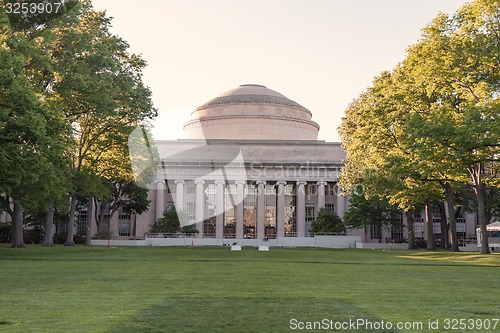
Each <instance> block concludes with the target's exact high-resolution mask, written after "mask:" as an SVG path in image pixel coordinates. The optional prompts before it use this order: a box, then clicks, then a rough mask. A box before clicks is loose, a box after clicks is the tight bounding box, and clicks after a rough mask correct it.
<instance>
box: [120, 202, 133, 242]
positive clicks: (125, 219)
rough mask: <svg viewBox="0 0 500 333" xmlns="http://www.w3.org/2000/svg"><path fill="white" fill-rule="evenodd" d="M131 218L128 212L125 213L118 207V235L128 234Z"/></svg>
mask: <svg viewBox="0 0 500 333" xmlns="http://www.w3.org/2000/svg"><path fill="white" fill-rule="evenodd" d="M130 229H131V219H130V213H126V212H124V211H123V210H122V208H120V211H119V214H118V236H130Z"/></svg>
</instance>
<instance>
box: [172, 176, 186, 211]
mask: <svg viewBox="0 0 500 333" xmlns="http://www.w3.org/2000/svg"><path fill="white" fill-rule="evenodd" d="M174 183H175V184H176V185H177V188H176V193H175V208H176V209H177V210H184V180H182V179H181V180H179V179H176V180H175V181H174Z"/></svg>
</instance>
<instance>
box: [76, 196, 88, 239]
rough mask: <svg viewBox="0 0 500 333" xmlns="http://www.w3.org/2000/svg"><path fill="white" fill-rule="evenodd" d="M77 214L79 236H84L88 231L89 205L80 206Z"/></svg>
mask: <svg viewBox="0 0 500 333" xmlns="http://www.w3.org/2000/svg"><path fill="white" fill-rule="evenodd" d="M76 214H77V218H76V226H77V234H78V235H82V236H83V235H85V231H86V230H87V205H83V204H82V205H79V206H78V207H77V211H76Z"/></svg>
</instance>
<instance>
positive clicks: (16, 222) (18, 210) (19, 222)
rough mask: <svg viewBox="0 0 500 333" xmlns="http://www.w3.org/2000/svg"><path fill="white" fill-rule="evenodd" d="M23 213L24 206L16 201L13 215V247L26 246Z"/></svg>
mask: <svg viewBox="0 0 500 333" xmlns="http://www.w3.org/2000/svg"><path fill="white" fill-rule="evenodd" d="M23 213H24V208H23V206H22V205H20V204H16V203H14V212H13V216H12V247H24V227H23Z"/></svg>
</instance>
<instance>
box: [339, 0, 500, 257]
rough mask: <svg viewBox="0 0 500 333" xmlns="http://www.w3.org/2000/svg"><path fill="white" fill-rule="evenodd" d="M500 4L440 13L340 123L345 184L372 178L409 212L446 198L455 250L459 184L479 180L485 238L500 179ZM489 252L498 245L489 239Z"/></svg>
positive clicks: (370, 182)
mask: <svg viewBox="0 0 500 333" xmlns="http://www.w3.org/2000/svg"><path fill="white" fill-rule="evenodd" d="M499 8H500V7H499V4H498V2H496V1H491V0H476V1H474V2H472V3H469V4H466V5H465V6H463V7H462V8H461V9H460V10H459V11H458V12H457V13H456V14H455V15H453V16H451V17H448V16H447V15H444V14H440V15H438V17H436V19H435V20H434V21H433V22H432V23H431V24H430V25H429V26H427V27H426V28H425V29H424V30H423V34H422V39H421V40H420V41H419V42H418V43H417V44H415V45H413V46H412V47H410V49H409V50H408V54H407V57H406V59H405V60H404V61H403V62H402V63H400V64H399V65H398V66H397V67H396V69H395V70H394V71H392V72H390V73H389V72H384V73H382V74H381V75H380V77H377V78H376V79H375V80H374V83H373V86H372V87H370V88H369V89H368V91H367V92H365V93H363V94H362V95H361V96H360V97H359V98H358V99H357V100H355V101H354V102H353V103H352V104H351V105H350V106H349V108H348V109H347V111H346V117H345V119H344V121H343V123H342V126H341V137H342V139H343V146H344V148H345V150H346V153H347V162H346V164H345V167H344V169H343V171H342V174H341V179H340V181H341V186H342V187H343V188H344V189H347V190H351V191H352V190H353V189H354V188H355V186H356V184H359V183H363V184H364V185H365V186H366V188H367V189H368V191H372V192H369V193H371V194H373V193H376V192H379V193H381V194H379V195H380V196H381V197H386V198H387V199H389V202H390V203H392V204H397V205H399V206H400V207H401V208H403V209H405V211H406V210H408V209H412V208H414V206H415V205H416V204H417V203H419V201H420V203H424V202H427V205H429V204H430V202H431V201H436V200H438V201H442V200H444V199H445V198H446V202H447V204H446V208H447V215H448V219H449V223H450V228H449V229H450V241H451V250H452V251H457V250H458V242H457V236H456V223H455V219H454V216H455V206H456V203H455V202H454V200H455V197H454V195H453V191H455V190H456V188H457V187H459V186H460V184H468V185H469V186H471V187H472V188H473V189H474V192H475V194H476V198H477V205H478V208H477V212H478V218H479V221H480V226H481V233H483V239H484V238H486V237H485V233H486V218H485V217H486V213H485V206H486V202H485V189H486V187H487V186H493V187H498V186H499V179H498V173H495V172H494V170H497V169H498V164H499V156H500V152H499V146H500V144H499V143H500V117H499V114H500V113H499V112H498V110H499V109H500V101H499V98H498V96H499V90H500V77H499V76H500V74H499V73H500V70H499V68H500V63H499V62H498V54H499V53H500V49H499V48H500V43H499V37H498V36H500V26H499V25H498V17H499V15H500V9H499ZM384 183H389V184H390V186H386V184H384ZM433 183H435V184H438V186H440V187H441V188H440V189H438V188H437V187H436V186H435V185H431V184H433ZM380 184H383V186H382V187H381V186H380ZM419 188H421V189H422V190H426V191H421V190H419ZM427 190H428V191H427ZM412 194H416V195H417V196H416V197H414V196H412ZM427 208H429V207H427ZM428 212H429V214H430V213H431V210H430V209H428ZM428 217H429V216H428ZM430 227H431V225H428V228H429V231H428V235H429V237H432V235H431V234H432V233H431V232H430ZM432 244H433V242H428V246H432ZM482 253H489V247H488V245H487V243H486V242H485V243H483V246H482Z"/></svg>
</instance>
